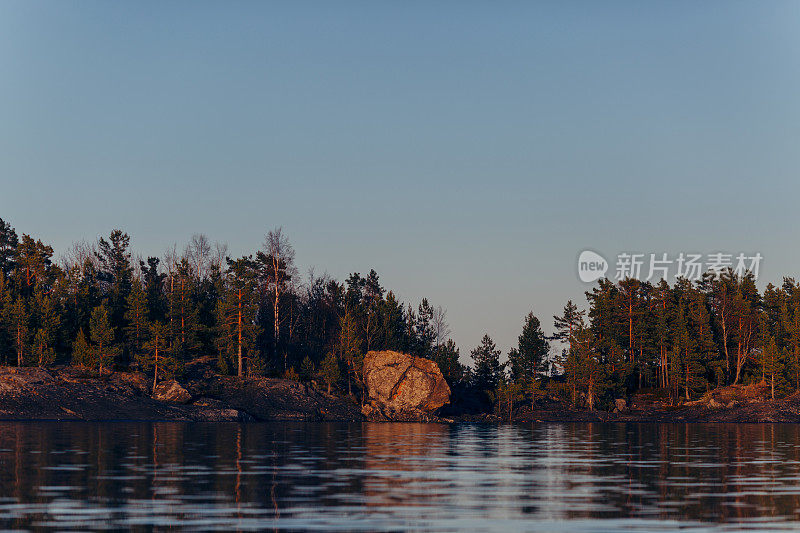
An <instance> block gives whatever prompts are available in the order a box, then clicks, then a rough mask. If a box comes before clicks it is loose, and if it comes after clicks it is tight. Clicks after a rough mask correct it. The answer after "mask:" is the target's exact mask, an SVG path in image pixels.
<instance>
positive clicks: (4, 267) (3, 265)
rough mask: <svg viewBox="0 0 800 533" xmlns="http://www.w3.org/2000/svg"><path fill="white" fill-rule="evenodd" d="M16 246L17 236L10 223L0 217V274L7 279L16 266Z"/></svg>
mask: <svg viewBox="0 0 800 533" xmlns="http://www.w3.org/2000/svg"><path fill="white" fill-rule="evenodd" d="M17 246H19V238H18V237H17V232H16V231H14V228H12V227H11V224H9V223H8V222H5V221H4V220H3V219H2V218H0V274H2V276H3V278H5V279H8V278H9V276H10V275H11V273H12V272H13V271H14V270H15V268H16V254H17Z"/></svg>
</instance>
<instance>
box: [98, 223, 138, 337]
mask: <svg viewBox="0 0 800 533" xmlns="http://www.w3.org/2000/svg"><path fill="white" fill-rule="evenodd" d="M129 246H130V237H129V236H128V234H127V233H124V232H122V231H121V230H118V229H115V230H114V231H112V232H111V235H110V236H109V240H108V241H106V240H105V239H104V238H102V237H101V238H100V240H99V241H98V244H97V247H98V251H97V254H96V257H97V261H98V263H99V265H100V280H101V281H102V282H104V283H105V286H106V295H107V297H108V303H107V304H106V307H107V309H108V320H109V322H108V323H109V326H110V327H111V328H113V330H114V331H115V335H119V336H118V337H115V341H122V340H123V339H122V335H123V332H124V331H125V326H126V325H127V324H126V321H125V311H126V309H127V300H128V294H130V292H131V284H132V280H133V268H132V267H131V254H130V251H129V249H128V248H129Z"/></svg>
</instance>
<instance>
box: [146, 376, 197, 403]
mask: <svg viewBox="0 0 800 533" xmlns="http://www.w3.org/2000/svg"><path fill="white" fill-rule="evenodd" d="M153 399H155V400H160V401H162V402H173V403H187V402H188V401H189V400H191V399H192V395H191V394H189V391H187V390H186V389H184V388H183V387H182V386H181V384H180V383H178V382H177V381H175V380H171V381H162V382H161V383H159V384H158V385H156V386H155V388H153Z"/></svg>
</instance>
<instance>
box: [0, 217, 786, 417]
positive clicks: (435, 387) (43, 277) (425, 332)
mask: <svg viewBox="0 0 800 533" xmlns="http://www.w3.org/2000/svg"><path fill="white" fill-rule="evenodd" d="M133 257H134V254H133V252H132V251H131V249H130V237H129V236H128V235H127V234H126V233H125V232H123V231H121V230H114V231H113V232H111V234H110V236H109V237H108V238H107V239H106V238H100V239H98V241H97V242H96V243H85V242H83V243H79V244H76V245H74V246H73V248H72V249H71V250H69V251H68V252H67V253H65V254H63V255H62V256H61V257H60V258H59V259H57V260H56V259H54V251H53V249H52V248H51V247H50V246H48V245H46V244H45V243H43V242H42V241H41V240H38V239H35V238H34V237H32V236H30V235H28V234H24V233H23V234H22V235H21V236H20V235H18V234H17V232H16V230H15V229H14V228H12V226H11V225H10V224H9V223H8V222H5V221H3V220H0V304H1V305H0V364H2V365H4V366H2V367H0V419H17V420H19V419H82V420H110V419H124V420H205V421H239V422H247V421H267V420H316V421H361V420H372V421H391V420H395V421H428V422H443V423H452V422H458V421H470V422H500V421H520V422H536V421H598V422H650V421H653V422H798V421H800V395H799V394H798V392H797V391H798V390H800V284H798V283H797V282H796V281H795V280H794V279H791V278H784V280H783V281H782V284H781V285H780V286H775V285H772V284H770V285H767V287H766V288H765V289H764V290H763V291H759V290H758V289H757V288H756V285H755V282H754V279H753V276H752V275H750V274H749V273H743V274H742V273H735V272H733V271H731V270H727V271H723V272H708V273H706V274H705V275H703V276H702V278H701V279H698V280H696V281H690V280H687V279H683V278H679V279H678V280H677V282H676V283H675V284H674V285H672V286H670V285H669V284H668V283H667V282H666V281H663V280H662V281H661V282H660V283H658V284H652V283H650V282H642V281H639V280H637V279H629V278H626V279H622V280H620V281H617V282H614V281H611V280H608V279H601V280H599V281H598V283H597V285H596V286H595V287H593V288H592V290H591V291H588V292H587V293H586V301H587V307H586V309H580V308H579V306H578V305H576V304H575V303H573V302H572V301H568V302H567V304H566V305H565V307H564V310H563V313H562V314H561V315H560V316H555V317H553V322H552V323H553V333H552V334H550V335H547V334H545V332H544V330H543V326H542V323H541V322H540V319H539V318H538V317H536V316H535V315H534V314H533V313H529V314H528V315H527V316H526V317H524V320H523V324H522V330H521V333H520V335H519V339H518V344H517V346H516V347H514V348H513V349H511V350H510V351H509V353H508V354H507V355H505V356H503V354H501V352H500V350H498V349H497V348H496V345H495V343H494V341H493V340H492V338H491V337H490V336H489V335H488V334H487V335H485V336H484V337H483V339H482V341H481V343H480V344H479V345H478V346H477V347H475V348H474V349H472V350H471V351H470V354H469V358H470V361H471V364H469V365H465V364H464V363H463V362H462V358H461V353H460V349H459V348H458V347H457V346H456V344H455V342H453V340H452V339H451V338H450V337H449V333H450V329H449V327H448V324H447V321H446V312H445V310H444V308H443V307H441V306H433V305H432V304H431V303H430V302H429V301H428V300H427V299H423V300H422V302H421V303H419V304H418V306H416V307H413V306H412V305H410V304H408V303H404V302H401V301H399V300H398V299H397V298H396V296H395V294H394V293H393V292H392V291H391V290H388V291H387V290H386V289H385V288H384V287H383V286H382V285H381V283H380V278H379V276H378V274H377V273H376V272H375V271H374V270H372V271H370V272H369V274H367V275H366V276H362V275H361V274H358V273H353V274H351V275H350V276H349V277H348V278H347V279H346V280H345V281H344V282H339V281H337V280H335V279H332V278H330V277H328V276H314V275H313V274H312V275H310V276H309V277H308V278H307V279H302V278H301V276H300V275H299V274H298V270H297V268H296V266H295V261H294V250H293V247H292V245H291V244H290V242H289V240H288V238H287V237H286V235H285V234H284V233H283V232H282V230H281V229H280V228H277V229H274V230H272V231H269V232H268V233H267V235H266V238H265V242H264V245H263V246H262V247H261V249H259V250H257V251H256V252H255V253H253V254H251V255H246V256H242V257H238V258H231V257H230V256H229V254H228V253H227V248H226V247H225V246H224V245H223V244H220V243H211V242H209V240H208V239H207V238H206V237H205V236H203V235H195V236H193V237H192V239H191V240H190V242H189V243H188V244H187V245H186V246H185V248H184V249H183V251H182V252H181V253H178V252H177V248H175V249H173V250H172V251H170V252H168V253H167V254H165V255H164V257H155V256H150V257H147V259H138V260H134V259H133Z"/></svg>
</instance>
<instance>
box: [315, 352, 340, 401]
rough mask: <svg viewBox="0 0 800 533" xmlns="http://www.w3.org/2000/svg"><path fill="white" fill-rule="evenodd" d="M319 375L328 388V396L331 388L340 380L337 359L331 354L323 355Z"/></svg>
mask: <svg viewBox="0 0 800 533" xmlns="http://www.w3.org/2000/svg"><path fill="white" fill-rule="evenodd" d="M319 375H320V377H321V378H322V380H323V381H324V382H325V384H326V385H327V386H328V394H330V393H331V386H333V385H335V384H336V383H338V382H339V380H340V379H341V371H340V370H339V359H338V358H337V357H336V354H335V353H333V352H328V353H327V354H325V358H324V359H323V360H322V362H321V363H320V367H319Z"/></svg>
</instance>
